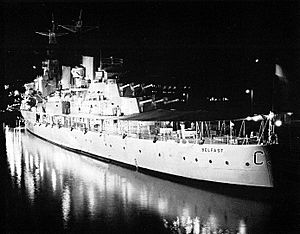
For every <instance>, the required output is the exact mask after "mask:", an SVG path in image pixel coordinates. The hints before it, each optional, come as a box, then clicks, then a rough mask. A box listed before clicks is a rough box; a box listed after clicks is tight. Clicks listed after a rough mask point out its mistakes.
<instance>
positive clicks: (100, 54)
mask: <svg viewBox="0 0 300 234" xmlns="http://www.w3.org/2000/svg"><path fill="white" fill-rule="evenodd" d="M101 70H102V54H101V50H100V71H101Z"/></svg>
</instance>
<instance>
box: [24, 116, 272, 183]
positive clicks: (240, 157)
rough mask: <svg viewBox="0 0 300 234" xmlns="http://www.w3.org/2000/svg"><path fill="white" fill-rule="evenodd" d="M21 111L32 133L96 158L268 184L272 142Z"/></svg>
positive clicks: (139, 167) (155, 169) (189, 174)
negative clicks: (197, 140)
mask: <svg viewBox="0 0 300 234" xmlns="http://www.w3.org/2000/svg"><path fill="white" fill-rule="evenodd" d="M26 112H27V113H25V112H23V113H22V115H23V116H24V118H25V120H26V121H25V126H26V128H27V129H28V130H29V131H30V132H31V133H32V134H34V135H36V136H38V137H40V138H43V139H45V140H47V141H49V142H51V143H53V144H56V145H59V146H61V147H63V148H66V149H68V150H72V151H76V152H79V153H82V154H86V155H89V156H92V157H94V158H97V159H99V160H103V161H107V162H112V163H117V164H120V165H123V166H126V167H133V168H135V169H137V170H148V171H152V172H158V173H163V174H167V175H171V176H176V177H182V178H187V179H192V180H202V181H210V182H218V183H226V184H235V185H246V186H257V187H273V176H272V168H271V155H270V152H271V147H272V145H226V144H203V145H200V144H191V143H188V142H187V143H185V144H184V143H177V142H175V141H171V140H170V141H156V142H154V141H153V140H149V139H139V138H133V137H124V136H122V135H110V134H105V133H101V134H100V133H96V132H89V131H88V132H84V131H80V130H78V129H70V128H64V127H61V128H59V127H57V126H52V125H45V124H38V123H35V122H34V121H31V120H30V118H26V116H28V115H30V113H29V112H28V111H26Z"/></svg>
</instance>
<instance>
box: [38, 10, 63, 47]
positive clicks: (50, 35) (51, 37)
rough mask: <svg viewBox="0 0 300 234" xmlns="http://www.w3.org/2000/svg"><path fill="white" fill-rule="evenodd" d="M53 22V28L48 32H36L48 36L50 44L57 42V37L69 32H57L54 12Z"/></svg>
mask: <svg viewBox="0 0 300 234" xmlns="http://www.w3.org/2000/svg"><path fill="white" fill-rule="evenodd" d="M51 24H52V28H51V29H49V30H48V32H35V33H37V34H39V35H42V36H46V37H48V38H49V44H50V45H52V44H57V41H56V37H60V36H64V35H67V34H68V33H57V32H55V31H56V27H55V21H54V15H53V13H52V21H51Z"/></svg>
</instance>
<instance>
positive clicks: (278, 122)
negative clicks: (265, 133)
mask: <svg viewBox="0 0 300 234" xmlns="http://www.w3.org/2000/svg"><path fill="white" fill-rule="evenodd" d="M281 125H282V121H281V120H280V119H277V120H276V121H275V126H276V127H280V126H281Z"/></svg>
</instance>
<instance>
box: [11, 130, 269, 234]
mask: <svg viewBox="0 0 300 234" xmlns="http://www.w3.org/2000/svg"><path fill="white" fill-rule="evenodd" d="M6 149H7V158H8V164H9V168H10V173H11V178H12V184H14V185H16V186H17V189H18V190H22V191H25V194H26V195H25V197H26V199H28V201H29V202H30V204H31V206H32V207H33V208H32V209H34V210H38V209H41V210H40V211H36V212H37V215H41V214H40V213H42V212H44V211H45V210H46V211H47V212H48V210H49V207H50V206H51V209H50V210H51V212H54V214H50V216H51V215H53V216H56V219H60V222H61V229H70V230H73V231H74V230H75V229H76V228H79V229H80V230H87V229H88V230H93V231H95V230H97V229H98V228H99V229H102V230H103V229H104V230H106V231H107V232H114V230H122V231H121V232H119V233H124V232H125V231H131V230H136V229H137V228H136V226H139V228H141V230H143V231H144V232H145V231H146V232H147V233H157V232H158V231H159V230H160V231H165V232H171V233H240V234H242V233H254V232H255V233H258V232H259V231H261V228H262V227H263V226H264V225H265V224H266V223H267V222H268V216H269V215H270V212H271V207H270V205H269V204H268V203H264V202H260V201H251V200H244V199H241V198H235V197H230V196H225V195H221V194H217V193H213V192H209V191H205V190H201V189H197V188H193V187H189V186H184V185H180V184H177V183H173V182H169V181H166V180H162V179H158V178H155V177H151V176H148V175H144V174H141V173H138V172H135V171H131V170H127V169H124V168H121V167H118V166H113V165H109V164H106V163H102V162H100V161H97V160H94V159H90V158H88V157H85V156H81V155H78V154H75V153H72V152H69V151H66V150H63V149H61V148H59V147H56V146H54V145H52V144H49V143H47V142H45V141H42V140H40V139H38V138H36V137H34V136H32V135H30V134H29V133H26V132H25V133H21V132H17V131H14V130H7V131H6ZM22 181H24V186H23V185H22ZM42 215H43V214H42ZM59 217H60V218H59ZM56 219H55V220H56ZM49 222H52V221H51V219H50V221H49ZM53 222H54V221H53ZM57 225H58V226H59V225H60V224H57ZM100 225H101V227H100ZM143 225H144V227H141V226H143ZM121 228H122V229H121Z"/></svg>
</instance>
